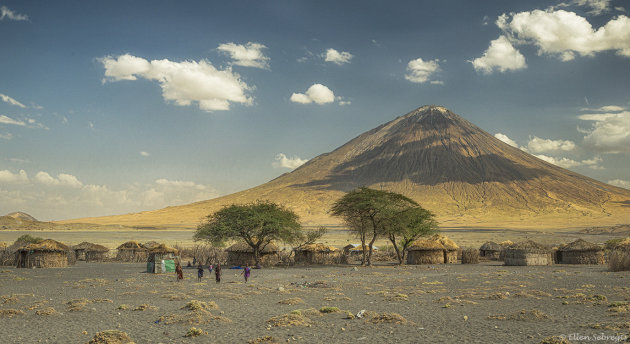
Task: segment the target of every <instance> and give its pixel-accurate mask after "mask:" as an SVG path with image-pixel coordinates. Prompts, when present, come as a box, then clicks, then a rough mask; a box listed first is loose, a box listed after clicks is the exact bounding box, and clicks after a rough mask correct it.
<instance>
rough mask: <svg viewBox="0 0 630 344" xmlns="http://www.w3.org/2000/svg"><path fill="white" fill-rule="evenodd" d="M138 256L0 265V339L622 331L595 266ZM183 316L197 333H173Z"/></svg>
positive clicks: (352, 338)
mask: <svg viewBox="0 0 630 344" xmlns="http://www.w3.org/2000/svg"><path fill="white" fill-rule="evenodd" d="M144 267H145V264H124V263H85V262H79V263H78V264H77V265H74V266H71V267H68V268H50V269H15V268H12V267H4V268H0V294H1V295H0V318H1V319H0V323H1V326H0V338H2V342H4V343H87V342H88V341H90V339H92V337H93V336H94V335H95V334H96V333H97V332H99V331H104V330H119V331H123V332H126V333H127V334H128V335H129V337H130V338H131V339H132V340H133V341H134V342H136V343H247V342H250V341H251V342H255V341H256V340H258V342H259V343H272V342H278V343H286V342H301V343H323V342H327V343H341V342H357V343H385V342H390V343H391V342H398V343H418V342H431V343H455V342H457V343H539V342H540V341H541V340H543V339H544V338H546V337H549V336H561V335H565V336H567V337H570V338H573V339H574V340H572V341H571V342H574V343H575V342H580V340H584V338H586V336H591V337H590V338H592V339H595V342H597V341H596V339H598V338H599V339H601V341H599V342H615V341H619V340H622V339H623V340H625V339H626V338H627V337H626V336H628V334H629V333H630V313H629V311H628V307H629V306H628V305H627V303H628V301H630V272H615V273H612V272H607V271H606V267H605V266H576V265H553V266H541V267H517V266H502V265H501V262H483V263H481V264H476V265H461V264H452V265H431V266H429V265H423V266H404V267H396V266H391V265H382V266H376V267H372V268H364V267H357V266H351V265H343V266H327V267H291V268H268V269H262V270H252V277H251V279H250V282H249V283H247V284H245V283H243V277H242V276H241V274H240V271H241V270H231V269H227V268H224V269H223V278H222V281H221V283H220V284H217V283H215V281H214V275H212V276H211V275H209V273H208V270H206V271H205V276H204V277H203V279H202V281H201V282H198V281H197V276H196V275H197V271H196V269H184V276H185V279H184V280H183V281H181V282H177V281H176V279H175V275H174V273H170V274H158V275H155V274H148V273H144V272H143V270H144ZM326 307H327V308H326ZM334 307H336V308H338V310H339V311H337V309H336V308H334ZM322 311H324V312H322ZM357 313H362V315H363V316H362V317H361V318H357V317H356V315H357ZM349 318H354V319H349ZM191 327H195V328H197V329H199V330H201V331H200V332H201V334H200V335H199V336H191V337H185V335H186V334H187V333H188V332H189V330H190V329H191ZM571 336H573V337H571ZM580 338H581V339H580ZM575 339H578V340H575ZM593 341H594V340H590V341H589V342H593Z"/></svg>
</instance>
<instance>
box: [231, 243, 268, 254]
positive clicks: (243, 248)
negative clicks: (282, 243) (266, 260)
mask: <svg viewBox="0 0 630 344" xmlns="http://www.w3.org/2000/svg"><path fill="white" fill-rule="evenodd" d="M226 251H228V252H241V253H254V250H253V249H252V247H251V246H249V245H248V244H247V243H245V242H242V241H240V242H237V243H236V244H234V245H232V246H230V247H228V248H227V249H226ZM276 252H278V246H277V245H276V244H274V243H269V244H267V246H265V248H264V249H263V250H261V251H260V253H276Z"/></svg>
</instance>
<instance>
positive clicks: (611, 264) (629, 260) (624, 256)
mask: <svg viewBox="0 0 630 344" xmlns="http://www.w3.org/2000/svg"><path fill="white" fill-rule="evenodd" d="M608 270H610V271H630V251H628V250H624V251H622V250H614V251H611V252H610V253H609V254H608Z"/></svg>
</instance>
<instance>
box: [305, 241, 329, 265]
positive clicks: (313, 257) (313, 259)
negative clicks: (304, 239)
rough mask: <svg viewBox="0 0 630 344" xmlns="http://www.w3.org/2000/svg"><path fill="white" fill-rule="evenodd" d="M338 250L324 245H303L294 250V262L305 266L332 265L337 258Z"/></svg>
mask: <svg viewBox="0 0 630 344" xmlns="http://www.w3.org/2000/svg"><path fill="white" fill-rule="evenodd" d="M338 253H339V249H338V248H336V247H334V246H329V245H326V244H321V243H315V244H309V245H304V246H302V247H300V248H298V249H296V250H295V262H296V263H306V264H332V263H334V260H335V258H336V257H337V256H338Z"/></svg>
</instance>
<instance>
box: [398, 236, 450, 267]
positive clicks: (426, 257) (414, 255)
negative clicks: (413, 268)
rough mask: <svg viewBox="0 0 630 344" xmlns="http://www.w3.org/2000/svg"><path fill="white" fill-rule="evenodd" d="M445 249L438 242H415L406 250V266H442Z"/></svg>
mask: <svg viewBox="0 0 630 344" xmlns="http://www.w3.org/2000/svg"><path fill="white" fill-rule="evenodd" d="M445 257H446V248H445V247H444V245H442V244H441V243H440V242H439V241H435V240H428V239H423V240H416V241H414V242H413V243H412V244H411V245H410V246H409V247H408V248H407V264H409V265H417V264H444V262H445Z"/></svg>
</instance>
